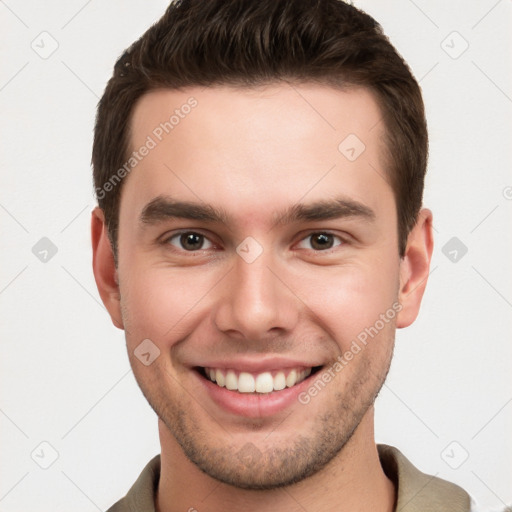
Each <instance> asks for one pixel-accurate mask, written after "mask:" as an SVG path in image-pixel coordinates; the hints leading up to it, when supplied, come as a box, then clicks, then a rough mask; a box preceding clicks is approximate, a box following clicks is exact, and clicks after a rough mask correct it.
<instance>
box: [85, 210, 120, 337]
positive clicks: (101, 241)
mask: <svg viewBox="0 0 512 512" xmlns="http://www.w3.org/2000/svg"><path fill="white" fill-rule="evenodd" d="M91 240H92V254H93V257H92V268H93V272H94V279H95V280H96V286H97V287H98V292H99V294H100V297H101V300H102V301H103V304H104V305H105V307H106V308H107V311H108V312H109V314H110V318H111V319H112V323H113V324H114V325H115V326H116V327H118V328H119V329H123V328H124V327H123V321H122V315H121V296H120V293H119V283H118V279H117V269H116V266H115V262H114V253H113V251H112V246H111V244H110V240H109V237H108V232H107V226H106V223H105V215H104V214H103V211H102V210H101V208H99V207H96V208H95V209H94V210H93V211H92V216H91Z"/></svg>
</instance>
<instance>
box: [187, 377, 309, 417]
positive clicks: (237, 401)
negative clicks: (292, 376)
mask: <svg viewBox="0 0 512 512" xmlns="http://www.w3.org/2000/svg"><path fill="white" fill-rule="evenodd" d="M194 371H195V370H194ZM195 373H196V374H197V376H198V378H199V380H200V381H201V383H202V385H203V386H204V387H205V389H206V391H207V393H209V395H210V397H211V398H212V400H213V401H214V402H215V403H216V404H217V405H219V406H220V407H222V408H223V409H225V410H226V411H228V412H230V413H232V414H236V415H237V416H245V417H246V418H263V417H267V416H272V415H274V414H277V413H279V412H281V411H283V410H285V409H286V408H288V407H290V406H291V405H292V404H294V403H296V404H297V403H299V400H298V395H299V394H300V393H301V392H303V391H304V390H306V389H307V388H308V386H309V385H310V379H311V378H312V377H314V376H315V375H316V373H314V374H313V375H310V376H309V377H307V378H306V379H304V380H303V381H302V382H300V383H299V384H296V385H295V386H292V387H291V388H285V389H282V390H281V391H272V392H271V393H258V394H256V393H239V392H238V391H230V390H229V389H226V388H221V387H220V386H218V385H217V384H215V383H214V382H212V381H211V380H209V379H207V378H206V377H204V376H203V375H201V374H200V373H199V372H198V371H195Z"/></svg>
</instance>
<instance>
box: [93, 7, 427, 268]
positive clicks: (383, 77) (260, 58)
mask: <svg viewBox="0 0 512 512" xmlns="http://www.w3.org/2000/svg"><path fill="white" fill-rule="evenodd" d="M280 81H282V82H293V83H318V84H324V85H331V86H334V87H337V88H344V87H351V86H352V87H353V86H356V87H365V88H367V89H368V90H370V91H372V92H373V94H374V95H375V98H376V100H377V102H378V103H379V105H380V108H381V110H382V115H383V119H382V121H383V123H384V126H385V129H386V130H385V131H386V141H385V142H386V144H385V146H386V149H387V151H386V158H385V160H386V167H387V169H386V171H387V174H388V179H389V180H390V184H391V186H392V188H393V191H394V197H395V202H396V207H397V216H398V240H399V253H400V256H403V255H404V252H405V247H406V243H407V236H408V234H409V232H410V230H411V229H412V227H413V226H414V224H415V222H416V219H417V215H418V212H419V210H420V208H421V203H422V195H423V186H424V177H425V172H426V165H427V154H428V136H427V127H426V121H425V114H424V106H423V100H422V97H421V92H420V88H419V85H418V83H417V82H416V80H415V79H414V77H413V76H412V73H411V71H410V70H409V68H408V66H407V64H406V63H405V62H404V60H403V59H402V57H401V56H400V55H399V54H398V52H397V51H396V50H395V48H394V47H393V46H392V44H391V43H390V42H389V40H388V38H387V37H386V36H385V35H384V33H383V31H382V28H381V26H380V25H379V24H378V23H377V22H376V21H375V20H374V19H373V18H372V17H371V16H369V15H367V14H365V13H364V12H362V11H360V10H358V9H357V8H355V7H354V6H352V5H349V4H347V3H345V2H342V1H341V0H257V1H255V0H177V1H175V2H172V3H171V4H170V6H169V7H168V8H167V10H166V12H165V14H164V15H163V16H162V18H161V19H160V20H159V21H158V22H157V23H155V24H154V25H153V26H151V27H150V28H149V29H148V30H147V31H146V32H145V33H144V35H143V36H142V37H141V38H140V39H138V40H137V41H136V42H135V43H133V44H132V45H131V46H130V47H129V48H128V49H127V50H126V51H125V52H124V54H123V55H122V56H121V57H120V58H119V60H118V61H117V62H116V65H115V68H114V73H113V76H112V78H111V79H110V80H109V82H108V84H107V87H106V89H105V92H104V94H103V97H102V98H101V100H100V102H99V104H98V111H97V116H96V125H95V132H94V144H93V151H92V164H93V172H94V186H95V190H96V196H97V199H98V204H99V206H100V208H101V209H102V210H103V211H104V213H105V218H106V223H107V226H108V233H109V237H110V240H111V243H112V247H113V251H114V256H115V257H116V261H117V231H118V223H119V204H120V197H121V189H122V185H123V180H120V179H118V181H119V183H117V182H113V181H112V180H113V179H114V178H119V175H117V176H116V172H117V171H118V170H120V169H121V168H122V166H123V164H124V163H125V162H126V161H127V158H128V154H129V152H130V120H131V117H132V113H133V108H134V105H135V103H136V102H137V100H138V99H139V98H140V97H141V96H142V95H143V94H145V93H147V92H149V91H151V90H154V89H157V88H169V89H182V88H184V87H189V86H214V85H232V86H236V87H254V86H258V85H267V84H272V83H276V82H280ZM125 174H126V173H123V174H122V175H123V176H124V175H125ZM108 183H110V186H108V187H107V186H106V185H107V184H108ZM107 191H108V193H107Z"/></svg>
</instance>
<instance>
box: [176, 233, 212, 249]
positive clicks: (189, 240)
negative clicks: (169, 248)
mask: <svg viewBox="0 0 512 512" xmlns="http://www.w3.org/2000/svg"><path fill="white" fill-rule="evenodd" d="M169 243H170V244H171V245H173V246H174V247H177V248H178V249H184V250H185V251H200V250H202V249H209V248H210V247H211V246H212V243H211V242H210V241H209V240H208V239H207V238H206V237H205V236H204V235H201V234H200V233H195V232H194V231H187V232H185V233H178V234H177V235H174V236H172V237H171V238H169Z"/></svg>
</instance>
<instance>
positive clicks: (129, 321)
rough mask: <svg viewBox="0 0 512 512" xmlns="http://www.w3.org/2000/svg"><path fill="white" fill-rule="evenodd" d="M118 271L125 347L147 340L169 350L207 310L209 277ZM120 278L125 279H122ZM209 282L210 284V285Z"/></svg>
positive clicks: (156, 270)
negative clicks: (127, 344)
mask: <svg viewBox="0 0 512 512" xmlns="http://www.w3.org/2000/svg"><path fill="white" fill-rule="evenodd" d="M126 263H128V264H127V265H125V268H127V269H128V268H137V269H138V270H137V271H136V272H135V271H128V272H120V290H121V306H122V312H123V321H124V324H125V329H126V337H127V340H128V343H129V344H131V345H132V344H136V343H140V340H142V339H146V338H149V339H151V340H152V341H153V342H154V343H156V344H157V345H158V346H162V347H163V346H166V347H170V346H172V345H174V344H175V343H177V342H178V341H180V340H181V339H182V338H183V336H185V335H186V334H187V333H188V332H189V331H190V325H191V324H197V323H198V322H199V320H200V318H202V316H203V315H204V312H205V308H207V307H208V291H209V290H210V289H211V288H212V287H213V286H214V284H215V281H214V280H212V277H211V275H210V276H209V275H205V274H199V273H197V274H195V275H194V274H191V273H190V272H187V273H186V275H185V273H183V272H179V271H176V270H172V269H162V268H152V269H151V268H146V269H144V267H143V266H142V265H140V266H138V267H135V266H133V267H130V266H129V265H130V264H129V262H126ZM123 277H125V278H124V279H123ZM210 281H212V282H210Z"/></svg>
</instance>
